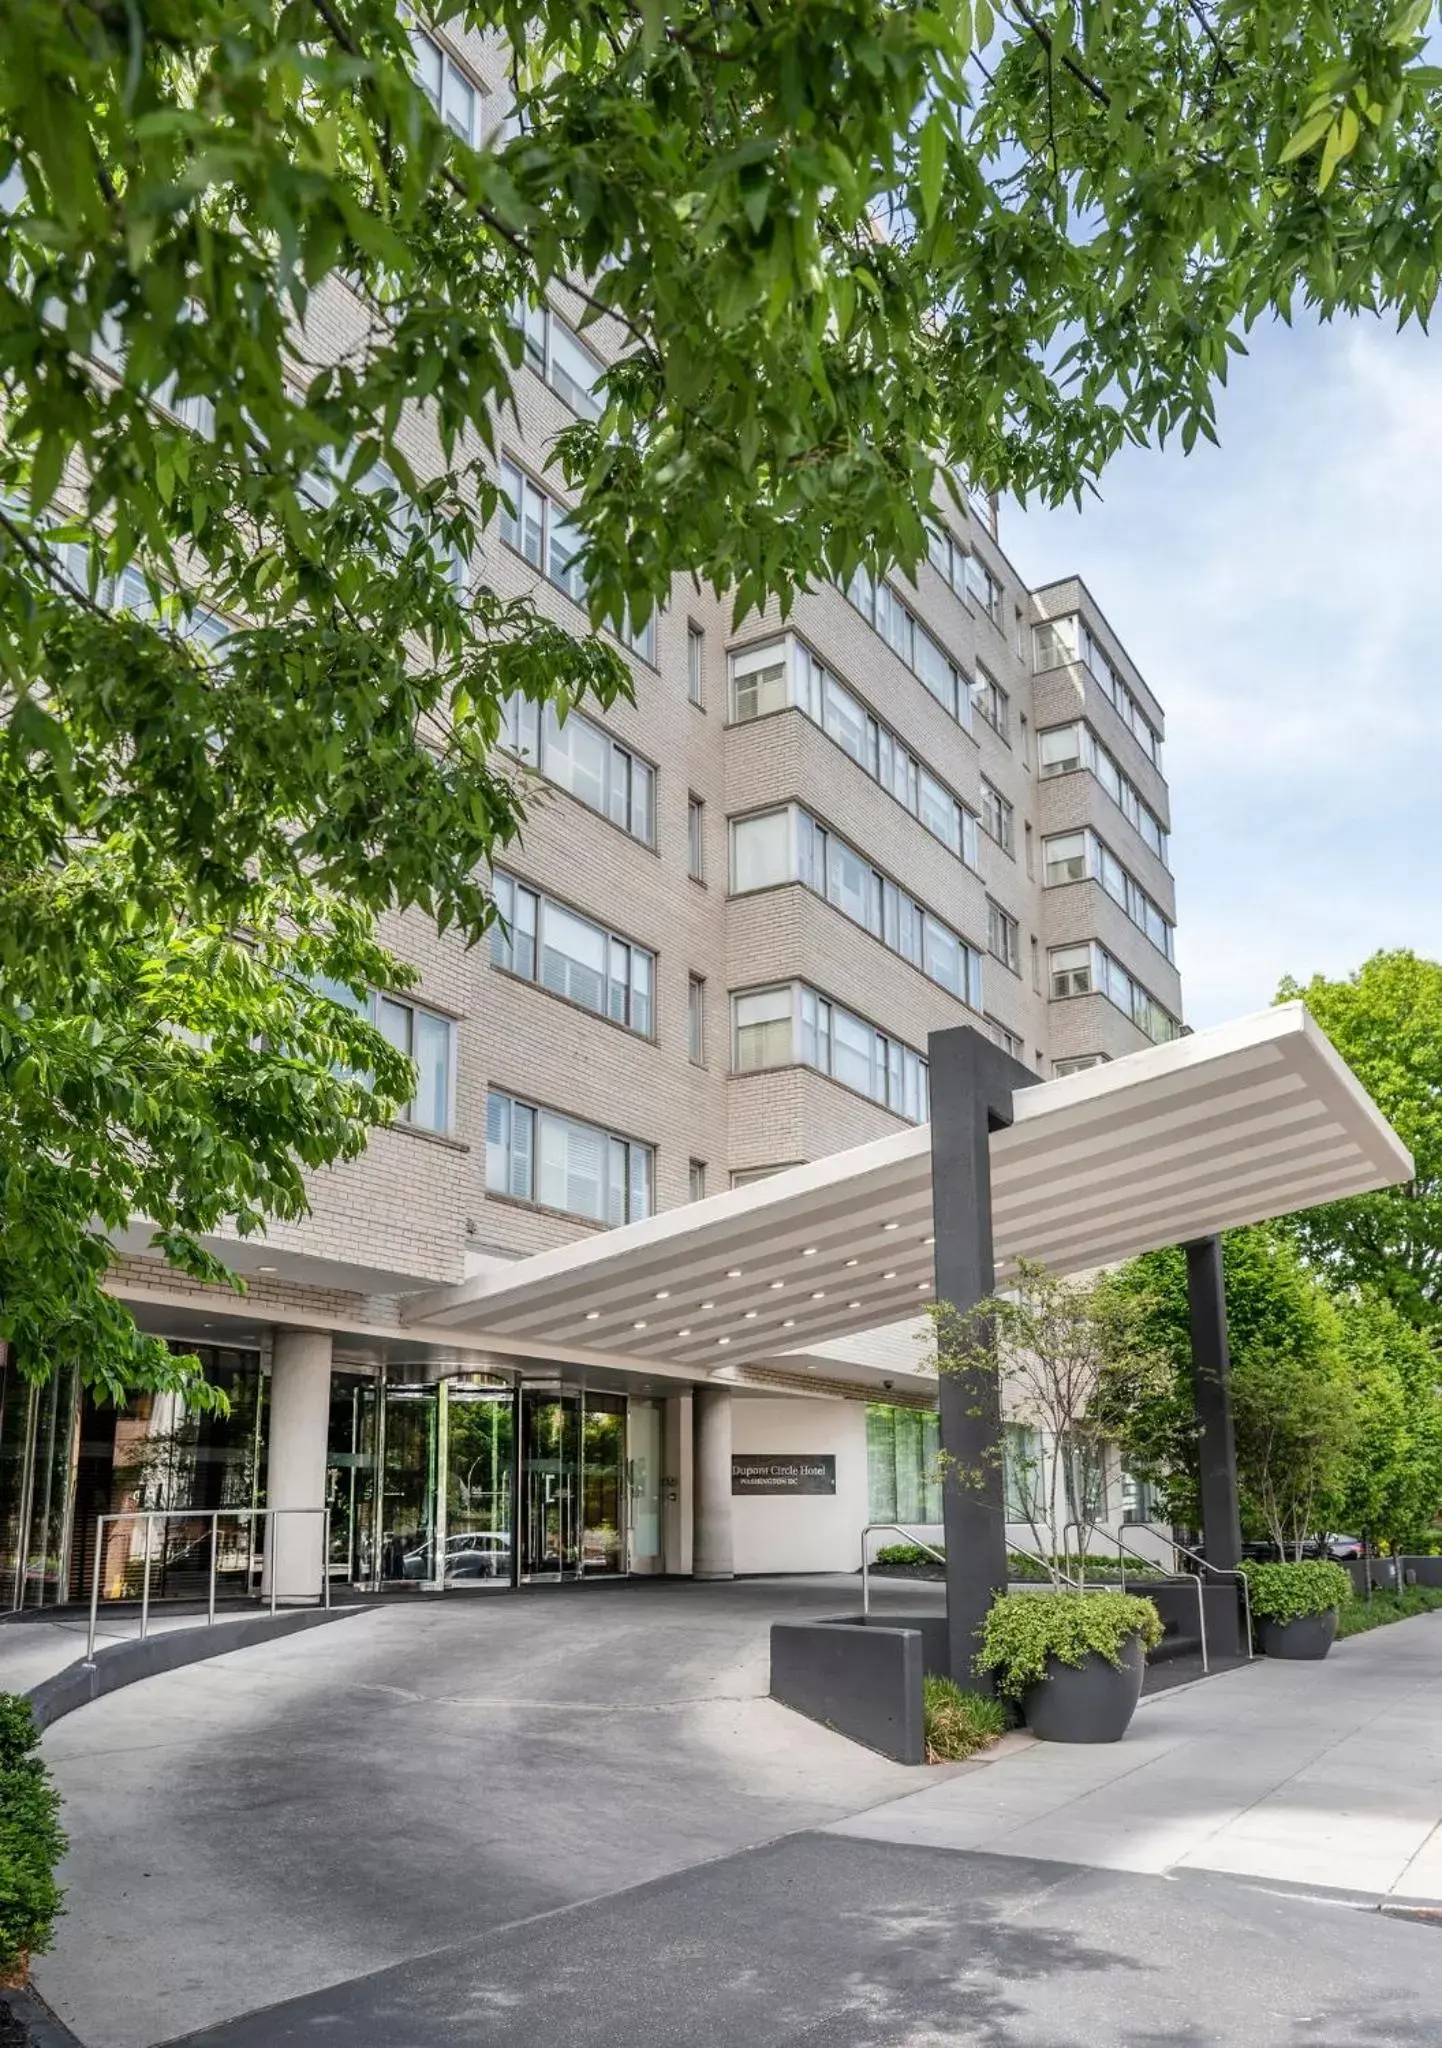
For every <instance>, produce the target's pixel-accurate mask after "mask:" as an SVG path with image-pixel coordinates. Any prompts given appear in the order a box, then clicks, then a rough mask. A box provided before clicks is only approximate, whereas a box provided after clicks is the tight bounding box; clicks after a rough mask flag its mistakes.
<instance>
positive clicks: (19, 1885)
mask: <svg viewBox="0 0 1442 2048" xmlns="http://www.w3.org/2000/svg"><path fill="white" fill-rule="evenodd" d="M39 1740H40V1731H39V1730H38V1728H37V1727H36V1726H35V1716H34V1715H33V1714H32V1713H31V1711H30V1702H29V1701H28V1700H26V1699H22V1698H21V1696H20V1695H19V1694H18V1693H13V1692H6V1693H0V1972H3V1973H4V1974H5V1975H7V1976H9V1975H11V1974H12V1973H13V1972H14V1971H15V1970H16V1969H17V1968H19V1967H21V1966H22V1965H23V1963H24V1961H25V1958H26V1957H27V1956H32V1955H40V1954H42V1953H43V1952H44V1950H46V1949H47V1948H49V1946H50V1938H51V1933H52V1930H53V1928H54V1925H55V1917H56V1915H57V1914H58V1913H59V1911H60V1903H61V1900H62V1898H63V1897H64V1893H63V1892H62V1891H61V1889H60V1887H59V1885H58V1884H57V1883H56V1882H55V1866H56V1864H57V1863H58V1862H59V1861H60V1858H61V1857H62V1856H63V1855H64V1854H65V1836H64V1834H63V1833H62V1832H61V1828H60V1794H59V1793H58V1792H57V1791H56V1789H55V1787H54V1785H52V1784H51V1782H50V1773H49V1771H48V1770H47V1769H46V1767H45V1765H44V1764H43V1763H42V1762H41V1760H40V1758H39V1757H38V1756H37V1755H36V1747H37V1745H38V1743H39Z"/></svg>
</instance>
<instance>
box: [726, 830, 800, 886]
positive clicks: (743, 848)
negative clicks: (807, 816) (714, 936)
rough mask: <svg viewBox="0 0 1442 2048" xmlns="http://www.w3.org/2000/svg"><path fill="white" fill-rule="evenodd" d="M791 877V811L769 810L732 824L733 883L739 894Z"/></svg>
mask: <svg viewBox="0 0 1442 2048" xmlns="http://www.w3.org/2000/svg"><path fill="white" fill-rule="evenodd" d="M808 823H809V820H808ZM792 878H793V862H792V855H791V813H790V812H789V811H768V812H766V813H765V814H764V815H763V816H761V817H759V818H742V819H740V820H738V822H737V823H736V824H735V825H733V826H732V828H731V886H732V888H733V889H734V890H736V891H737V892H738V894H739V893H741V892H743V891H745V890H747V889H766V888H769V887H771V886H772V885H773V884H774V883H777V882H789V881H791V880H792Z"/></svg>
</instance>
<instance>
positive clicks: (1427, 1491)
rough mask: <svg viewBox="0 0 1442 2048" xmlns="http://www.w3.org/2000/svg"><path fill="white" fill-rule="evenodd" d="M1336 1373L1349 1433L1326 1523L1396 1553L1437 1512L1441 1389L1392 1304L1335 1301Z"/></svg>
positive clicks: (1424, 1344) (1427, 1530)
mask: <svg viewBox="0 0 1442 2048" xmlns="http://www.w3.org/2000/svg"><path fill="white" fill-rule="evenodd" d="M1338 1313H1339V1317H1340V1323H1341V1359H1342V1367H1343V1371H1344V1372H1345V1374H1346V1377H1347V1380H1348V1383H1349V1385H1350V1386H1351V1388H1352V1390H1353V1395H1354V1398H1355V1401H1356V1406H1357V1434H1356V1441H1355V1443H1354V1445H1353V1449H1352V1455H1351V1457H1350V1459H1349V1461H1348V1468H1347V1472H1346V1475H1345V1477H1344V1479H1343V1482H1342V1484H1341V1485H1340V1487H1339V1488H1338V1490H1337V1492H1336V1494H1335V1496H1334V1499H1333V1501H1332V1503H1331V1504H1330V1505H1329V1509H1328V1518H1329V1523H1330V1525H1331V1526H1333V1527H1335V1528H1338V1529H1346V1530H1351V1531H1355V1532H1356V1533H1357V1534H1359V1535H1365V1536H1367V1537H1369V1538H1370V1539H1371V1540H1373V1541H1374V1542H1380V1543H1382V1544H1383V1545H1385V1546H1386V1547H1387V1548H1388V1549H1390V1550H1393V1551H1400V1550H1404V1549H1407V1548H1409V1547H1410V1546H1412V1545H1415V1544H1416V1543H1418V1542H1419V1541H1422V1540H1424V1539H1425V1538H1427V1537H1428V1536H1430V1534H1431V1533H1432V1527H1433V1524H1434V1523H1435V1521H1436V1517H1437V1515H1438V1512H1439V1510H1442V1386H1439V1372H1438V1360H1437V1354H1436V1352H1435V1351H1434V1350H1433V1347H1432V1343H1431V1341H1430V1339H1429V1337H1428V1336H1427V1335H1426V1334H1424V1333H1423V1332H1422V1331H1420V1330H1418V1329H1416V1328H1415V1327H1414V1326H1413V1325H1412V1324H1411V1323H1409V1322H1408V1321H1407V1319H1406V1318H1405V1317H1404V1316H1403V1315H1402V1314H1401V1313H1400V1311H1399V1310H1398V1309H1396V1308H1394V1307H1393V1305H1392V1303H1391V1302H1389V1301H1386V1300H1384V1299H1382V1298H1381V1297H1379V1296H1360V1297H1358V1298H1356V1299H1355V1300H1351V1301H1343V1302H1341V1303H1340V1304H1339V1307H1338Z"/></svg>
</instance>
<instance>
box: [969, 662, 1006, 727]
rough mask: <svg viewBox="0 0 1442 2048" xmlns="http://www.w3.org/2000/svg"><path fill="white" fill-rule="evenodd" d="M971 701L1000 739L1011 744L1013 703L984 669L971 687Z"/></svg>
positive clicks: (980, 669) (979, 671) (977, 673)
mask: <svg viewBox="0 0 1442 2048" xmlns="http://www.w3.org/2000/svg"><path fill="white" fill-rule="evenodd" d="M971 701H972V703H973V704H974V705H975V707H976V709H977V710H978V711H979V712H980V713H981V716H982V717H983V718H984V719H985V720H986V722H987V724H988V725H989V726H990V727H991V729H992V731H993V732H994V733H995V734H996V735H997V736H998V738H1000V739H1004V740H1007V741H1008V743H1009V741H1010V735H1011V701H1010V699H1009V698H1008V696H1007V694H1006V691H1005V690H1004V689H1003V688H1002V687H1001V685H1000V683H998V682H996V681H995V680H994V678H992V677H991V676H989V675H988V674H987V672H986V670H985V669H984V668H979V669H978V670H977V672H976V681H975V682H974V683H973V684H972V686H971Z"/></svg>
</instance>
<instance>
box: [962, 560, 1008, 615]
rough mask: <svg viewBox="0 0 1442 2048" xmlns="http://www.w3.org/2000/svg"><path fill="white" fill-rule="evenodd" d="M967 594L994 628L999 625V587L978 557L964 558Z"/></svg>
mask: <svg viewBox="0 0 1442 2048" xmlns="http://www.w3.org/2000/svg"><path fill="white" fill-rule="evenodd" d="M966 588H967V594H968V596H969V597H971V598H972V599H973V600H974V601H975V602H976V603H977V604H978V605H979V606H980V607H981V609H982V610H983V611H984V612H985V613H986V616H987V617H988V618H989V619H990V620H991V622H992V624H993V625H994V626H999V625H1000V624H1001V585H1000V584H999V583H998V582H997V580H996V578H995V576H993V575H992V573H991V571H990V569H988V568H987V566H986V564H985V562H983V560H982V559H981V556H980V555H968V556H967V558H966Z"/></svg>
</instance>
